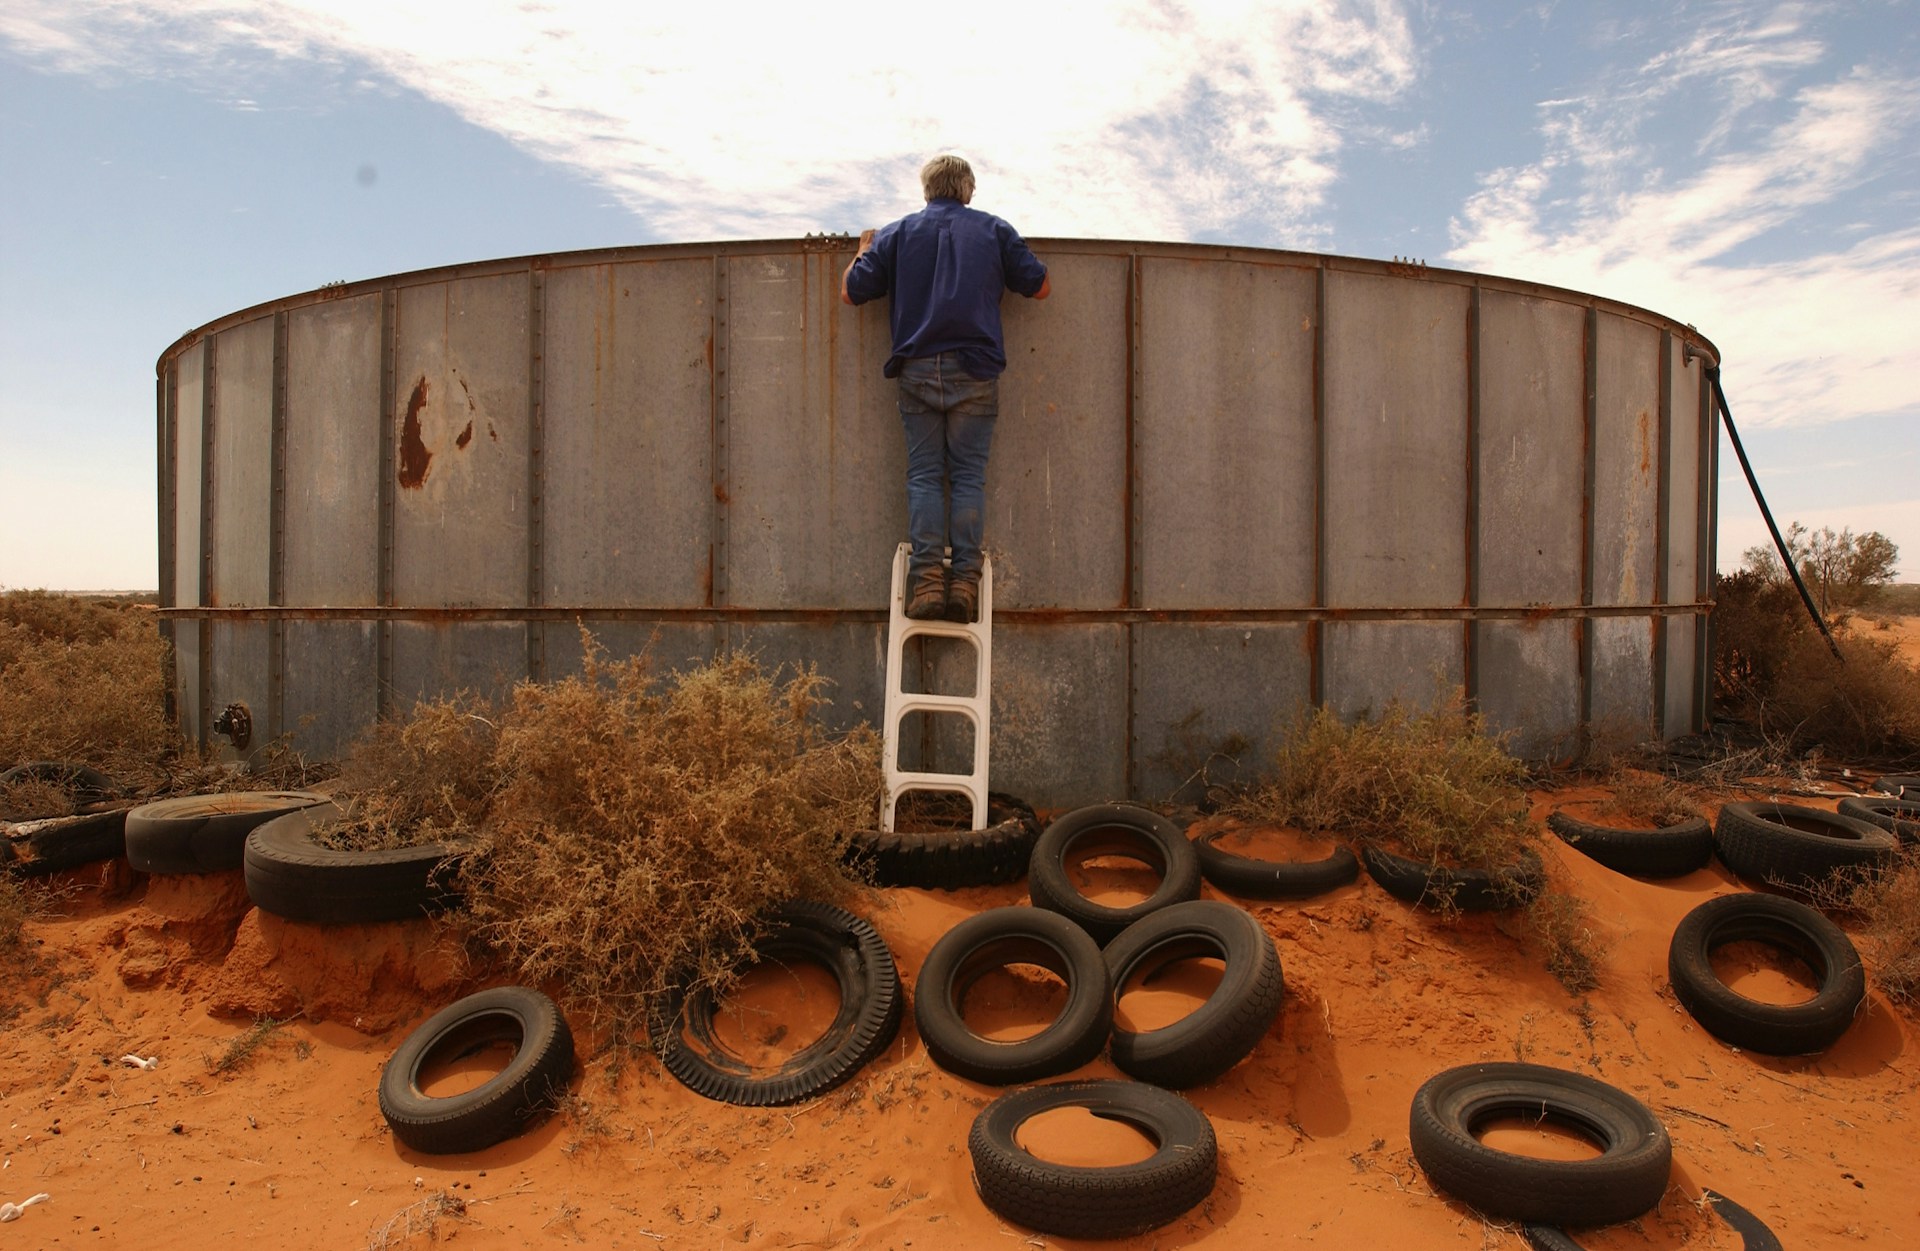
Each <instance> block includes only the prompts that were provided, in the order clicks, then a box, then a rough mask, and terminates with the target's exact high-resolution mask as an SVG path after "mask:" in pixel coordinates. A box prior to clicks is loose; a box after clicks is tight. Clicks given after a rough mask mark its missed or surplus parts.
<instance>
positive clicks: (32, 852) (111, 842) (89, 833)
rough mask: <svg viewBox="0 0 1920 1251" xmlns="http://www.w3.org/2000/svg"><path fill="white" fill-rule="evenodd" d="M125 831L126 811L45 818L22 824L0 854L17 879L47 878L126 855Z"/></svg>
mask: <svg viewBox="0 0 1920 1251" xmlns="http://www.w3.org/2000/svg"><path fill="white" fill-rule="evenodd" d="M126 828H127V810H126V809H125V808H116V809H114V810H112V811H110V812H87V813H81V814H79V815H78V816H71V817H43V818H41V819H40V820H38V821H25V822H21V823H19V825H17V826H16V827H15V829H14V831H13V833H12V834H11V835H10V836H9V837H8V838H7V839H6V840H5V843H6V846H5V847H4V849H0V854H3V855H4V857H5V858H6V861H7V864H6V867H7V869H8V871H9V872H11V873H13V874H14V875H15V876H17V877H47V876H49V875H50V874H54V873H64V872H66V871H67V870H69V869H78V868H81V867H82V866H84V865H89V864H94V863H97V862H99V861H102V860H112V859H115V858H116V857H119V856H123V855H125V854H126V851H127V834H126Z"/></svg>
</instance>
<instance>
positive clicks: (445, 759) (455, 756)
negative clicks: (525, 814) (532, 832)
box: [322, 691, 501, 848]
mask: <svg viewBox="0 0 1920 1251" xmlns="http://www.w3.org/2000/svg"><path fill="white" fill-rule="evenodd" d="M497 717H498V714H497V713H496V712H495V710H494V708H493V705H492V704H491V703H490V702H488V701H487V700H486V699H485V698H483V697H481V696H478V695H474V694H471V693H469V692H465V691H462V692H459V693H456V694H453V695H448V696H442V697H439V698H436V699H423V700H420V701H419V702H417V703H416V704H414V706H413V711H412V712H410V713H409V714H408V715H407V716H406V718H405V719H403V720H398V721H383V722H380V723H378V724H376V725H373V726H371V727H369V728H368V729H367V730H365V731H363V732H362V733H361V735H360V736H359V737H358V738H356V739H355V740H354V741H353V743H352V744H351V745H350V746H349V747H348V748H347V754H346V757H345V758H344V759H343V760H342V761H341V764H340V776H339V781H338V783H337V784H336V786H335V787H334V791H333V793H334V795H335V796H336V797H337V798H340V799H343V800H348V801H351V809H352V817H351V819H350V820H349V821H347V822H345V823H343V824H341V825H338V826H334V827H331V828H330V829H329V830H328V831H327V832H326V833H325V834H323V835H322V840H323V841H325V842H327V843H330V844H331V845H333V846H335V847H339V848H353V847H358V848H373V847H399V846H405V845H408V844H411V843H423V842H432V841H434V840H435V839H442V838H457V837H460V836H463V835H467V834H471V833H473V832H474V831H475V830H477V829H478V828H479V827H480V823H481V821H482V820H483V819H484V818H485V816H486V813H487V810H488V807H489V805H490V804H491V803H492V802H493V799H494V797H495V795H496V794H497V793H498V792H499V790H500V785H501V772H500V771H501V762H500V760H499V758H498V752H499V746H500V731H499V727H498V725H497Z"/></svg>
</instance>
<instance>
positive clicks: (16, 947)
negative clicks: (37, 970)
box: [0, 873, 34, 963]
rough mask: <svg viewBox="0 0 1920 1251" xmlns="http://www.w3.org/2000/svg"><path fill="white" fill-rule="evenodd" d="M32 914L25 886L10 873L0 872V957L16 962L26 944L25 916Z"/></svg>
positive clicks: (30, 902) (32, 910) (31, 902)
mask: <svg viewBox="0 0 1920 1251" xmlns="http://www.w3.org/2000/svg"><path fill="white" fill-rule="evenodd" d="M33 915H34V907H33V901H32V900H31V899H29V898H28V896H27V891H26V888H25V887H24V886H22V885H21V884H20V882H19V881H18V880H17V879H16V878H14V877H13V876H12V875H10V874H6V873H0V958H4V959H6V960H7V961H8V962H9V963H17V962H18V961H17V957H18V956H19V955H20V953H21V952H22V951H24V950H25V949H26V945H27V934H26V926H27V918H28V917H30V916H33Z"/></svg>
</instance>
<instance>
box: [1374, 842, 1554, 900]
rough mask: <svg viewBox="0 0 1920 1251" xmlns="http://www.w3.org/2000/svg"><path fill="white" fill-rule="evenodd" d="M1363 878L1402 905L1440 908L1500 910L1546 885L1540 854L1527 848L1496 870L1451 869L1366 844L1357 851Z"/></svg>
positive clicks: (1525, 898)
mask: <svg viewBox="0 0 1920 1251" xmlns="http://www.w3.org/2000/svg"><path fill="white" fill-rule="evenodd" d="M1360 859H1361V861H1362V862H1363V863H1364V864H1365V865H1366V866H1367V876H1368V877H1371V878H1372V879H1373V880H1374V881H1375V882H1377V883H1379V885H1380V888H1381V889H1382V890H1384V891H1386V892H1387V893H1388V894H1389V895H1392V896H1393V897H1394V898H1395V899H1398V900H1400V901H1401V902H1402V903H1409V904H1413V905H1415V906H1416V907H1422V908H1432V909H1434V910H1436V911H1445V910H1446V909H1448V908H1457V909H1459V910H1460V911H1462V912H1500V911H1504V910H1506V909H1509V908H1519V907H1523V906H1525V905H1526V904H1529V903H1531V902H1533V900H1534V898H1535V897H1536V896H1537V895H1539V893H1540V892H1541V890H1542V889H1543V888H1544V887H1545V886H1546V870H1545V869H1544V867H1543V866H1542V865H1541V863H1540V853H1539V852H1537V851H1535V850H1533V848H1531V847H1529V848H1527V849H1526V850H1525V851H1523V852H1522V853H1521V854H1520V857H1519V859H1518V860H1516V861H1514V863H1512V864H1510V865H1505V866H1502V867H1501V868H1499V869H1452V868H1445V867H1435V866H1434V865H1430V864H1424V863H1422V862H1420V861H1418V860H1415V859H1412V858H1411V857H1408V856H1402V855H1400V854H1398V853H1397V852H1391V851H1388V850H1386V849H1385V848H1383V847H1375V846H1372V845H1367V846H1363V847H1362V848H1361V849H1360Z"/></svg>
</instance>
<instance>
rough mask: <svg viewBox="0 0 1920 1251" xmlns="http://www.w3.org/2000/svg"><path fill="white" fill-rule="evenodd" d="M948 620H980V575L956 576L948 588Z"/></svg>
mask: <svg viewBox="0 0 1920 1251" xmlns="http://www.w3.org/2000/svg"><path fill="white" fill-rule="evenodd" d="M947 620H948V621H958V622H961V623H962V624H965V623H967V622H972V621H978V620H980V577H979V575H978V574H976V575H974V576H973V577H971V578H955V579H954V580H953V585H951V586H949V587H948V588H947Z"/></svg>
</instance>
